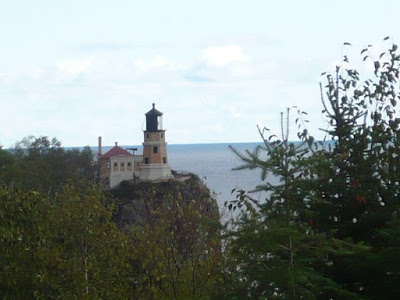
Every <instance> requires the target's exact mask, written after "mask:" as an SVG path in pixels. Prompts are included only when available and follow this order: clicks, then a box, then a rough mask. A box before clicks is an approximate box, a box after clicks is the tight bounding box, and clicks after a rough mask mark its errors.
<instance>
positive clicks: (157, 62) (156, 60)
mask: <svg viewBox="0 0 400 300" xmlns="http://www.w3.org/2000/svg"><path fill="white" fill-rule="evenodd" d="M134 65H135V66H136V67H137V68H138V69H139V70H140V71H142V72H149V71H152V70H154V69H159V68H162V67H172V66H173V63H171V62H168V61H167V60H166V59H165V58H164V57H163V56H161V55H156V56H154V57H153V58H151V59H149V60H144V59H136V60H135V61H134Z"/></svg>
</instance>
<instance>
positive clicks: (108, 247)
mask: <svg viewBox="0 0 400 300" xmlns="http://www.w3.org/2000/svg"><path fill="white" fill-rule="evenodd" d="M371 52H373V51H372V50H371V48H370V47H368V48H366V49H363V50H362V52H361V54H362V57H363V58H364V61H366V63H369V62H372V66H373V71H372V72H371V74H370V76H369V75H368V74H367V75H366V76H364V75H363V76H361V75H360V74H359V72H358V71H357V70H355V69H351V68H350V67H347V66H349V63H348V59H347V57H344V61H343V65H342V66H340V67H337V69H336V71H335V72H334V74H327V75H326V76H325V79H324V80H325V83H324V84H321V99H322V106H323V112H322V113H323V115H324V117H325V118H326V120H327V122H328V127H327V129H326V140H328V141H329V143H327V144H326V145H325V144H324V141H315V140H314V138H313V137H312V136H311V135H310V133H309V131H308V129H307V128H306V125H307V114H306V113H305V112H301V111H297V115H295V116H294V117H293V113H292V118H293V119H295V123H296V124H297V125H298V129H299V133H298V138H299V139H300V140H301V141H302V142H303V143H302V144H301V145H299V144H292V143H290V142H289V140H290V132H289V127H290V126H289V123H290V115H289V114H290V111H289V110H288V111H287V113H286V114H282V124H281V128H282V131H281V133H280V134H279V137H278V136H276V135H273V134H272V133H269V131H268V130H267V129H266V128H259V130H260V135H261V137H262V139H263V142H264V144H263V145H262V146H260V147H257V148H256V149H254V150H253V151H247V152H246V153H239V152H238V151H236V150H235V149H232V150H233V151H234V152H235V153H236V154H237V155H238V156H239V157H240V158H241V159H242V160H243V166H241V167H239V168H238V169H242V168H250V169H261V170H262V176H261V180H260V185H259V186H257V187H255V190H260V191H267V192H268V193H267V194H266V195H267V196H266V199H265V201H262V202H261V203H260V202H257V201H255V200H254V199H252V198H251V193H246V192H244V191H237V193H233V195H234V196H235V200H233V201H231V202H228V203H226V206H227V207H228V209H230V210H231V211H235V215H236V217H235V218H234V219H232V220H230V221H229V222H228V223H227V224H224V226H221V224H219V222H216V221H215V220H214V219H211V218H209V217H207V216H205V215H203V214H201V213H199V206H198V204H196V203H193V202H191V201H182V197H181V196H180V195H179V193H177V192H171V193H169V192H168V191H166V192H165V196H163V199H160V197H159V196H158V199H157V202H158V203H163V204H162V205H159V206H157V205H155V206H153V208H152V209H151V210H150V211H149V212H148V219H149V220H151V221H149V222H141V224H125V225H123V226H122V225H119V226H118V225H117V223H116V222H115V220H114V218H115V216H116V215H117V210H118V203H119V202H118V201H115V200H114V199H113V197H112V196H111V195H110V194H109V193H107V192H106V191H104V190H103V189H102V187H101V186H98V185H97V184H96V182H95V175H96V165H95V162H94V160H93V153H92V152H91V151H90V149H89V148H85V149H84V150H83V151H66V150H64V149H63V148H62V147H61V146H60V143H59V142H58V141H57V140H55V139H53V140H51V141H49V140H48V139H47V138H44V137H41V138H36V139H35V138H31V139H24V140H23V141H22V142H21V143H18V144H17V146H16V148H15V149H14V150H12V151H5V150H0V182H1V187H0V249H1V251H0V297H1V298H2V299H398V298H400V286H399V284H398V283H399V282H400V260H399V259H398V255H399V253H400V220H399V213H400V198H399V197H400V118H399V116H398V112H397V111H396V107H397V102H398V100H399V98H400V93H399V65H400V56H399V55H398V54H397V46H396V45H391V46H390V47H389V48H388V50H387V51H385V52H383V53H382V54H381V55H378V57H379V59H378V60H373V59H372V58H371V54H370V53H371ZM332 141H333V142H332ZM329 145H331V146H332V145H334V146H332V147H331V146H329ZM269 175H272V176H275V177H278V178H279V179H280V182H279V183H278V184H276V185H273V184H271V183H270V182H268V176H269ZM148 193H149V195H147V196H148V197H147V198H146V199H148V198H149V197H150V198H151V195H154V194H155V192H154V191H153V190H152V189H151V188H150V189H149V192H148ZM138 200H139V201H147V200H145V199H138Z"/></svg>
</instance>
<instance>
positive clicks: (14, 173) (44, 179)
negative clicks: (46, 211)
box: [0, 137, 96, 192]
mask: <svg viewBox="0 0 400 300" xmlns="http://www.w3.org/2000/svg"><path fill="white" fill-rule="evenodd" d="M0 169H1V172H0V180H1V181H2V182H3V183H5V184H6V185H9V186H10V185H17V186H19V188H22V189H24V190H26V191H28V190H30V189H35V190H40V191H44V192H55V191H57V190H59V189H61V187H62V186H63V185H64V184H65V183H67V182H69V183H70V184H74V185H78V184H80V183H81V182H85V181H88V180H89V181H94V179H95V174H96V172H95V171H96V166H95V163H94V160H93V153H92V151H91V149H90V148H89V147H85V148H84V149H83V150H82V151H79V150H78V149H76V150H65V149H64V148H62V147H61V143H60V142H59V141H58V140H57V139H55V138H53V139H52V140H51V141H50V140H49V139H48V138H47V137H39V138H34V137H28V138H24V139H23V140H22V141H21V142H18V143H17V145H16V147H15V149H13V150H10V151H5V150H0Z"/></svg>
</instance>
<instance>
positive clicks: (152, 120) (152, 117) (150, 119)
mask: <svg viewBox="0 0 400 300" xmlns="http://www.w3.org/2000/svg"><path fill="white" fill-rule="evenodd" d="M162 115H163V113H162V112H160V111H158V110H157V109H156V108H155V104H154V103H153V109H151V110H150V111H148V112H147V113H146V131H152V132H154V131H164V130H163V124H162Z"/></svg>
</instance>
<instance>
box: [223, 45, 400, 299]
mask: <svg viewBox="0 0 400 300" xmlns="http://www.w3.org/2000/svg"><path fill="white" fill-rule="evenodd" d="M347 45H350V44H347ZM396 51H397V46H396V45H392V46H390V47H389V49H388V50H387V51H385V52H383V53H382V54H381V55H380V57H379V60H375V61H374V60H372V63H373V70H374V71H373V74H372V75H371V76H367V78H361V75H360V74H359V73H358V71H357V70H354V69H351V68H345V67H343V65H342V66H340V67H339V66H338V67H337V68H336V72H335V74H334V75H330V74H328V75H326V83H325V85H322V84H321V99H322V103H323V106H324V110H323V114H324V115H325V117H326V119H327V122H328V128H327V130H326V134H327V137H328V138H330V139H331V141H330V142H328V143H325V144H324V143H322V142H315V141H314V139H313V138H312V137H311V136H309V135H308V131H307V129H305V128H304V127H303V128H304V129H303V128H302V129H303V130H302V131H300V133H299V134H298V137H299V138H300V139H301V140H302V141H303V143H302V144H297V145H296V144H294V143H289V135H288V132H287V131H286V129H287V128H288V125H287V124H286V127H285V126H284V125H283V118H282V125H281V127H282V138H281V140H275V141H274V138H276V136H273V135H271V136H269V137H265V136H264V131H260V134H261V136H262V139H263V142H264V145H265V146H264V145H263V146H262V147H258V148H257V149H256V150H255V151H254V152H250V151H247V153H245V154H241V153H238V152H237V151H236V150H234V149H233V150H234V152H235V153H236V154H237V155H238V156H239V157H240V158H241V159H242V160H243V161H244V163H245V164H244V165H243V166H242V167H239V169H240V168H250V169H254V168H258V169H261V170H262V180H263V181H264V180H266V179H268V177H267V175H268V173H270V174H272V175H273V176H275V177H278V178H280V183H279V184H277V185H273V184H271V183H270V182H268V180H267V181H266V182H265V183H263V184H262V185H260V186H258V187H257V188H256V190H263V191H266V192H267V200H266V202H265V203H261V204H259V203H257V202H255V201H252V200H251V198H250V197H249V196H248V195H246V194H245V193H244V192H241V193H240V194H239V196H238V197H237V199H236V200H234V201H232V203H230V205H229V208H231V209H232V210H234V209H236V208H240V209H242V212H241V215H240V218H239V219H238V221H237V222H236V223H234V224H233V226H234V227H233V230H232V231H231V233H230V236H231V239H230V241H231V243H230V247H231V248H230V251H231V254H232V257H233V259H235V260H236V261H237V263H238V265H239V266H240V267H239V268H238V277H239V278H240V280H239V281H240V282H241V283H242V285H241V286H240V288H238V289H237V290H236V293H237V294H239V295H241V297H242V298H245V297H249V298H257V297H261V298H263V299H264V298H268V299H275V298H277V299H280V298H282V299H297V298H302V299H328V298H332V299H364V298H365V299H378V298H379V299H383V298H385V299H395V298H398V297H399V296H400V291H399V290H398V288H397V285H396V282H397V281H398V279H399V274H400V268H399V265H398V264H397V263H396V261H398V259H397V257H396V254H395V253H396V251H397V252H398V250H399V249H400V248H399V245H398V228H399V226H398V224H399V221H398V215H399V209H400V201H399V197H398V196H399V195H400V178H399V176H400V171H399V170H400V169H399V167H400V165H399V157H400V142H399V137H400V126H399V125H400V118H398V117H397V116H396V115H397V110H396V106H397V101H398V100H399V98H400V93H399V84H398V83H399V81H398V80H399V67H400V55H398V54H397V53H396ZM371 52H372V51H371V48H370V47H368V48H366V49H363V50H362V52H361V54H362V55H363V56H364V61H369V59H370V58H371V57H372V54H371ZM348 61H349V60H348V58H347V57H346V56H345V57H344V60H343V64H346V63H348ZM323 75H325V73H324V74H323ZM303 115H304V114H303V113H301V112H300V114H299V118H298V119H297V120H296V123H298V124H300V127H302V126H303V124H305V123H306V122H305V120H303ZM299 121H302V122H299ZM285 131H286V133H285ZM307 146H308V147H307ZM321 146H322V147H321ZM243 208H244V209H243ZM377 278H379V279H377Z"/></svg>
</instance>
